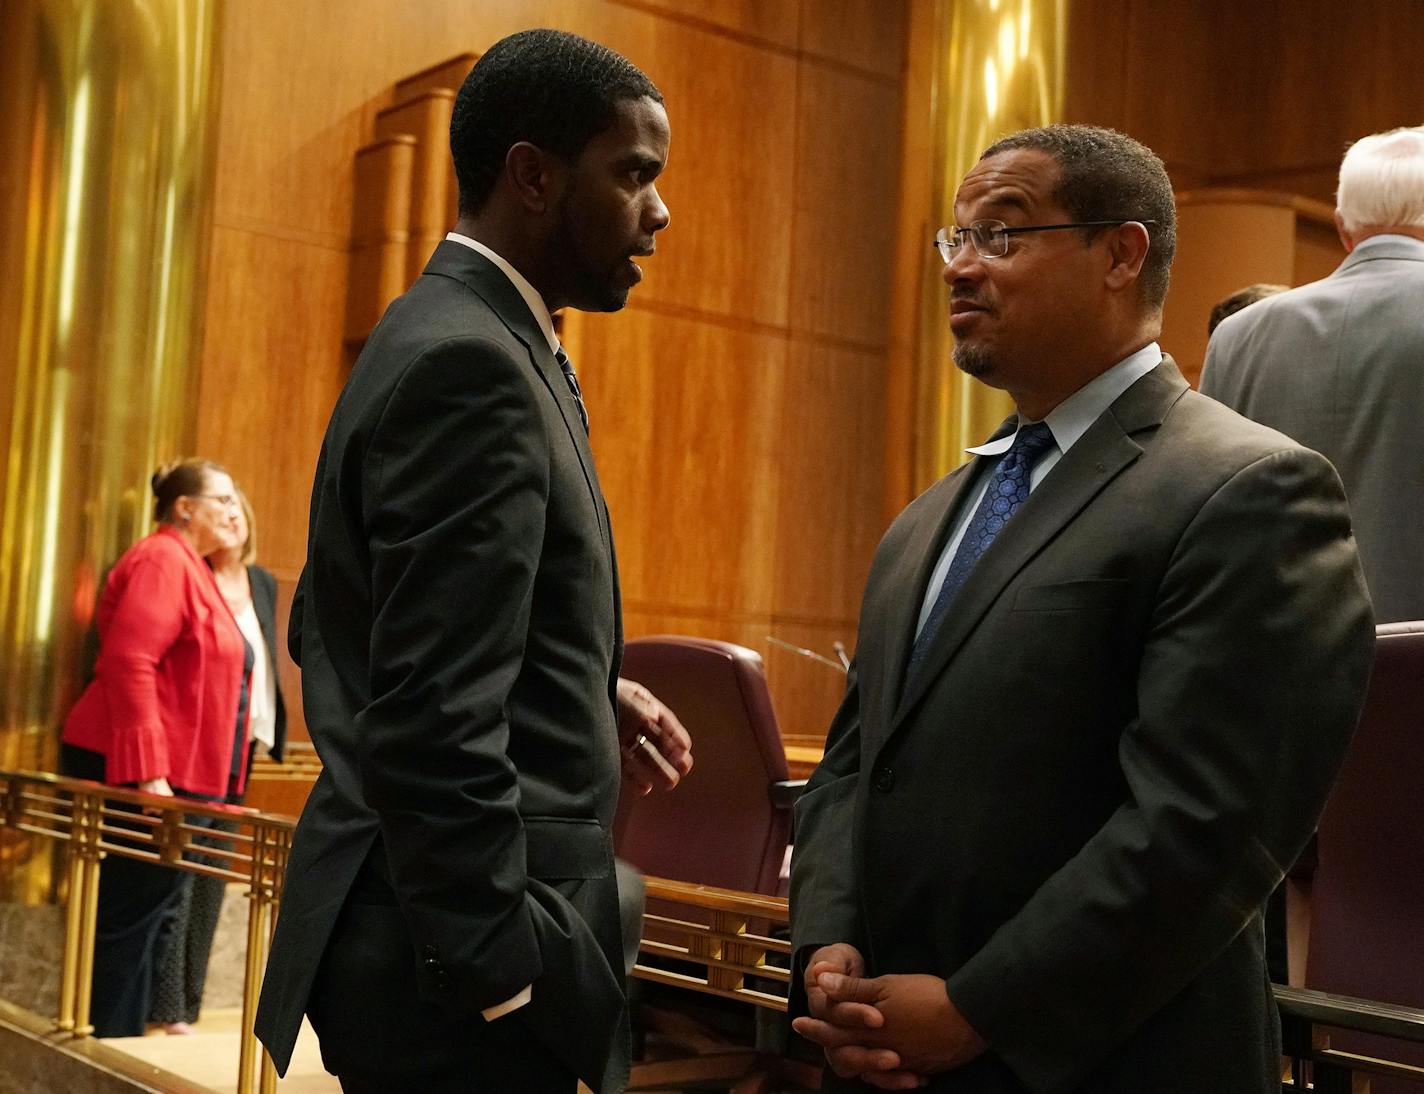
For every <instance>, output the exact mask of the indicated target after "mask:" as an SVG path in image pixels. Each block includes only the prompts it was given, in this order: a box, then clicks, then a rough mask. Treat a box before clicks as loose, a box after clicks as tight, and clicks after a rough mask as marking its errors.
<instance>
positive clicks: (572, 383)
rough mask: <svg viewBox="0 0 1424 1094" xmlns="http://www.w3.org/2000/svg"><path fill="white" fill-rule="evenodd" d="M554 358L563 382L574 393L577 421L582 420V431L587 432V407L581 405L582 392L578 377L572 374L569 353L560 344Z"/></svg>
mask: <svg viewBox="0 0 1424 1094" xmlns="http://www.w3.org/2000/svg"><path fill="white" fill-rule="evenodd" d="M554 359H555V360H557V361H558V362H559V368H561V369H563V372H564V382H565V383H567V384H568V385H569V390H570V391H572V392H573V393H574V402H575V403H577V404H578V412H579V421H581V422H583V431H584V432H585V433H587V432H588V409H587V408H586V407H585V406H584V405H583V392H582V391H581V390H579V382H578V377H577V376H575V375H574V365H573V362H572V361H570V360H569V355H568V354H567V353H565V352H564V347H563V346H560V347H559V351H558V352H557V353H555V354H554Z"/></svg>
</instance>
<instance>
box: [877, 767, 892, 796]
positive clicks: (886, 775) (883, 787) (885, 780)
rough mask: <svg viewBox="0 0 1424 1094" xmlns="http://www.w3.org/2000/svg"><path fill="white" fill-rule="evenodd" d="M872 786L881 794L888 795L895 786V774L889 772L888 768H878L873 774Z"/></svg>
mask: <svg viewBox="0 0 1424 1094" xmlns="http://www.w3.org/2000/svg"><path fill="white" fill-rule="evenodd" d="M873 785H874V787H875V789H876V790H878V791H880V793H882V794H888V793H890V790H891V789H892V788H893V787H894V785H895V772H893V771H891V770H890V769H889V768H888V767H882V768H879V769H878V770H877V771H876V772H875V779H874V782H873Z"/></svg>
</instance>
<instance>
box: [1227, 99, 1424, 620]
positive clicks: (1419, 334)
mask: <svg viewBox="0 0 1424 1094" xmlns="http://www.w3.org/2000/svg"><path fill="white" fill-rule="evenodd" d="M1335 227H1336V229H1337V230H1338V232H1339V234H1340V242H1341V243H1343V244H1344V246H1345V251H1346V256H1345V261H1344V262H1342V263H1340V266H1339V268H1338V269H1336V270H1335V272H1334V273H1332V274H1331V275H1330V276H1329V277H1327V278H1324V279H1322V280H1320V281H1314V282H1311V283H1310V284H1309V285H1302V286H1300V287H1299V288H1297V289H1292V290H1290V291H1289V292H1284V293H1281V294H1280V295H1279V296H1274V297H1272V298H1271V299H1269V300H1264V301H1262V302H1261V303H1260V304H1259V305H1253V306H1252V307H1251V308H1250V309H1248V310H1247V311H1245V312H1244V313H1242V314H1241V315H1240V316H1233V317H1232V318H1230V319H1229V320H1228V321H1226V322H1224V323H1223V324H1222V325H1221V327H1220V328H1219V329H1218V330H1216V331H1215V332H1214V333H1213V334H1212V338H1211V343H1210V345H1209V346H1208V347H1207V353H1206V365H1205V367H1204V368H1203V369H1202V380H1201V391H1202V394H1203V395H1210V396H1211V397H1212V398H1213V399H1220V400H1221V401H1222V402H1223V403H1225V404H1226V405H1227V406H1229V407H1231V409H1232V410H1235V411H1238V412H1239V413H1241V414H1244V415H1246V417H1248V418H1250V419H1251V420H1252V421H1257V422H1260V423H1261V424H1262V425H1268V426H1270V427H1271V428H1272V429H1279V430H1280V431H1281V432H1282V433H1285V434H1287V435H1288V436H1290V437H1293V438H1294V439H1295V440H1297V441H1299V442H1300V443H1301V444H1303V445H1308V446H1309V447H1311V448H1314V449H1316V450H1317V451H1318V452H1321V453H1322V454H1323V455H1325V456H1326V457H1327V458H1328V459H1329V460H1330V461H1331V462H1332V463H1333V464H1334V465H1335V466H1336V468H1338V469H1339V471H1340V478H1341V479H1342V480H1343V481H1344V483H1345V495H1346V496H1347V497H1348V498H1349V499H1350V514H1351V516H1352V517H1353V518H1354V522H1355V529H1356V532H1357V533H1358V535H1359V538H1360V561H1361V564H1362V565H1363V566H1364V568H1365V579H1366V580H1367V581H1368V582H1369V586H1370V598H1371V599H1372V600H1373V601H1374V606H1375V617H1376V618H1377V619H1378V621H1379V622H1381V623H1398V622H1403V621H1405V620H1411V619H1424V505H1419V504H1418V503H1417V497H1418V492H1419V487H1420V484H1421V483H1424V444H1420V443H1419V419H1420V416H1421V415H1424V323H1421V322H1420V321H1419V315H1420V312H1421V310H1424V126H1419V127H1416V128H1414V129H1396V130H1393V131H1391V132H1389V133H1376V134H1373V135H1372V136H1368V137H1364V138H1362V139H1361V140H1358V141H1356V142H1355V143H1354V144H1353V145H1351V146H1350V150H1349V151H1348V152H1346V153H1345V158H1344V160H1343V161H1341V164H1340V188H1339V191H1338V193H1337V196H1336V209H1335Z"/></svg>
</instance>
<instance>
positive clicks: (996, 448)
mask: <svg viewBox="0 0 1424 1094" xmlns="http://www.w3.org/2000/svg"><path fill="white" fill-rule="evenodd" d="M1161 361H1162V347H1161V346H1159V345H1158V344H1157V343H1156V342H1150V343H1148V344H1147V345H1145V346H1143V347H1142V348H1141V349H1140V350H1138V351H1137V352H1136V353H1132V354H1129V355H1128V356H1126V357H1124V358H1123V359H1122V360H1121V361H1119V362H1118V363H1117V364H1115V365H1113V366H1112V367H1111V368H1109V369H1106V370H1104V371H1103V372H1100V373H1098V375H1096V376H1094V377H1093V378H1092V379H1091V380H1089V381H1088V382H1087V383H1086V384H1084V385H1083V386H1082V387H1080V388H1079V389H1078V390H1077V391H1075V392H1073V394H1072V395H1070V396H1068V398H1066V399H1064V400H1063V401H1062V402H1061V403H1059V404H1058V405H1057V406H1056V407H1054V408H1053V409H1052V410H1050V411H1049V412H1048V414H1047V416H1046V417H1045V418H1044V419H1043V420H1044V423H1045V424H1046V425H1047V426H1048V429H1049V432H1051V433H1052V434H1053V440H1054V442H1055V443H1056V444H1057V445H1058V451H1059V452H1062V453H1066V452H1067V451H1068V449H1070V448H1072V447H1073V446H1074V445H1075V444H1077V443H1078V441H1079V439H1080V438H1081V437H1082V436H1083V434H1084V433H1086V432H1088V428H1089V427H1090V426H1091V425H1092V424H1093V423H1094V422H1096V421H1097V420H1098V419H1099V418H1100V417H1102V414H1103V411H1105V410H1107V408H1108V407H1110V406H1112V405H1113V403H1115V402H1116V401H1117V397H1118V396H1119V395H1121V394H1122V393H1123V392H1124V391H1126V390H1127V389H1128V388H1130V387H1131V386H1132V385H1133V384H1135V383H1137V381H1138V380H1140V379H1142V377H1144V376H1146V375H1147V374H1148V373H1149V372H1151V371H1152V370H1153V369H1154V368H1156V367H1157V366H1158V364H1160V363H1161ZM1028 424H1029V423H1027V422H1020V423H1019V429H1022V428H1023V427H1024V426H1025V425H1028ZM1016 436H1018V430H1017V429H1016V430H1014V432H1013V433H1008V434H1006V435H1004V436H1002V437H999V438H998V439H997V440H992V441H988V442H986V443H984V444H981V445H976V446H975V447H973V448H967V449H965V451H966V452H969V453H971V454H972V455H975V456H998V455H1002V454H1003V453H1005V452H1007V451H1008V450H1009V446H1010V445H1012V444H1013V443H1014V438H1015V437H1016Z"/></svg>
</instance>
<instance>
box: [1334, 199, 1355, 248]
mask: <svg viewBox="0 0 1424 1094" xmlns="http://www.w3.org/2000/svg"><path fill="white" fill-rule="evenodd" d="M1335 234H1336V235H1338V236H1339V237H1340V243H1341V244H1342V245H1343V246H1344V248H1345V253H1346V254H1349V253H1350V252H1351V251H1353V250H1354V249H1355V236H1354V233H1353V232H1351V231H1350V230H1349V229H1347V228H1346V227H1345V218H1344V217H1342V216H1341V215H1340V210H1339V209H1336V210H1335Z"/></svg>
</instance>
